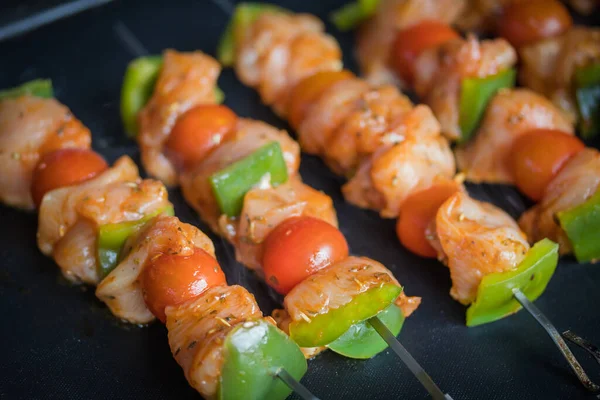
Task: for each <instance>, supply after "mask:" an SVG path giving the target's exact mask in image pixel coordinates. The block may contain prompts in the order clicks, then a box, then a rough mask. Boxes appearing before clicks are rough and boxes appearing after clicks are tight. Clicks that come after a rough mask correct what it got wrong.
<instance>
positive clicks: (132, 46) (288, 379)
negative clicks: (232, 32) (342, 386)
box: [113, 7, 320, 400]
mask: <svg viewBox="0 0 600 400" xmlns="http://www.w3.org/2000/svg"><path fill="white" fill-rule="evenodd" d="M231 9H232V10H233V7H232V8H231ZM113 29H114V31H115V34H116V35H117V37H118V38H119V39H120V40H121V41H122V43H123V45H124V46H125V47H126V48H127V50H129V52H130V53H132V54H133V55H134V56H135V57H142V56H146V55H148V50H147V49H146V48H145V47H144V45H143V44H142V42H140V41H139V40H138V38H137V37H135V35H134V34H133V33H132V32H131V31H130V30H129V28H127V26H126V25H125V24H124V23H123V22H121V21H119V22H117V23H116V24H115V25H114V27H113ZM275 376H276V377H277V378H279V379H281V381H283V383H285V384H286V385H287V386H288V387H289V388H290V389H292V390H293V391H294V392H296V393H297V394H298V395H299V396H300V397H302V399H304V400H320V399H319V398H318V397H316V396H315V395H313V394H312V393H311V392H310V391H309V390H308V389H307V388H306V387H305V386H304V385H302V384H301V383H300V382H298V381H297V380H296V379H294V377H293V376H291V375H290V374H289V373H288V372H287V371H286V370H285V369H283V368H280V369H279V370H278V371H277V373H276V374H275Z"/></svg>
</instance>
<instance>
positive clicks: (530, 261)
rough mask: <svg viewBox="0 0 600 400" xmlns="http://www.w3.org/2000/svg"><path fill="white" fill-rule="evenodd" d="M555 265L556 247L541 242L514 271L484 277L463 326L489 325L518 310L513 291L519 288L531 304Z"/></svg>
mask: <svg viewBox="0 0 600 400" xmlns="http://www.w3.org/2000/svg"><path fill="white" fill-rule="evenodd" d="M557 263H558V244H556V243H554V242H553V241H551V240H549V239H543V240H540V241H539V242H537V243H536V244H535V245H534V246H533V247H532V248H531V249H529V252H527V255H526V256H525V258H524V259H523V261H521V263H520V264H519V265H518V266H517V268H516V269H514V270H512V271H506V272H499V273H493V274H489V275H486V276H484V277H483V279H482V280H481V283H480V284H479V288H478V290H477V298H476V299H475V301H474V302H473V304H471V306H470V307H469V308H468V309H467V326H476V325H481V324H486V323H488V322H493V321H496V320H499V319H501V318H504V317H506V316H508V315H510V314H513V313H515V312H517V311H519V310H520V309H521V305H520V304H519V302H518V301H517V300H516V299H515V298H514V296H513V289H520V290H521V291H522V292H523V293H524V294H525V296H527V298H528V299H529V300H531V301H534V300H535V299H537V298H538V297H540V296H541V294H542V293H543V292H544V290H545V289H546V286H547V285H548V282H549V281H550V278H552V275H553V274H554V271H555V270H556V264H557Z"/></svg>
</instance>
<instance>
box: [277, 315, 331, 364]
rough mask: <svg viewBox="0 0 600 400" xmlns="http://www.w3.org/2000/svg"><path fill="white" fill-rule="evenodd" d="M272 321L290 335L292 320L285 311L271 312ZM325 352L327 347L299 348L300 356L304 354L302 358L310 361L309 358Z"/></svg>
mask: <svg viewBox="0 0 600 400" xmlns="http://www.w3.org/2000/svg"><path fill="white" fill-rule="evenodd" d="M272 316H273V319H274V320H275V322H276V323H277V326H278V327H279V329H281V330H282V331H283V332H285V333H286V334H287V335H289V334H290V323H291V322H292V319H291V318H290V315H289V314H288V313H287V311H285V310H281V309H278V310H273V313H272ZM325 350H327V347H325V346H320V347H300V351H301V352H302V354H304V358H306V359H307V360H310V359H311V358H315V357H316V356H318V355H319V354H321V352H323V351H325Z"/></svg>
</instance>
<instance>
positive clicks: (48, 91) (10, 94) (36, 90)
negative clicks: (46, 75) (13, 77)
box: [0, 79, 54, 100]
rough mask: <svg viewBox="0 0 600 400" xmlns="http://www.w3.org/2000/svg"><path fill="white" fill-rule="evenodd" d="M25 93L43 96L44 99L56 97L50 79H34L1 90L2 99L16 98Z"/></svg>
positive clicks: (0, 97) (0, 98) (0, 96)
mask: <svg viewBox="0 0 600 400" xmlns="http://www.w3.org/2000/svg"><path fill="white" fill-rule="evenodd" d="M25 95H29V96H35V97H42V98H44V99H50V98H52V97H54V90H53V89H52V81H51V80H50V79H34V80H32V81H29V82H25V83H23V84H22V85H19V86H17V87H14V88H10V89H5V90H0V100H4V99H15V98H17V97H21V96H25Z"/></svg>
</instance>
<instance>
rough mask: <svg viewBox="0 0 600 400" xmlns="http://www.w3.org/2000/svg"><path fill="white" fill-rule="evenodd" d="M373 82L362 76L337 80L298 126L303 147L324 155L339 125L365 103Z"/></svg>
mask: <svg viewBox="0 0 600 400" xmlns="http://www.w3.org/2000/svg"><path fill="white" fill-rule="evenodd" d="M368 92H369V84H368V83H367V82H365V81H364V80H362V79H359V78H354V79H346V80H343V81H341V82H337V83H334V84H333V85H331V87H330V88H328V89H327V90H325V92H324V93H323V94H322V95H321V96H319V97H318V99H317V100H316V101H315V102H314V103H313V104H312V105H311V106H310V107H309V108H308V110H307V112H306V117H305V118H304V120H303V121H302V122H301V123H300V126H299V127H298V130H297V133H298V141H299V142H300V146H301V147H302V150H303V151H305V152H307V153H309V154H318V155H321V154H323V153H324V151H325V146H326V145H327V142H328V141H329V140H330V138H331V136H332V135H333V132H334V131H335V129H336V128H337V127H338V126H340V124H341V123H342V122H343V121H344V120H345V119H346V118H347V117H349V116H350V115H351V114H352V113H353V112H354V111H357V110H359V109H360V108H361V105H364V104H365V102H364V96H365V95H366V94H367V93H368Z"/></svg>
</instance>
